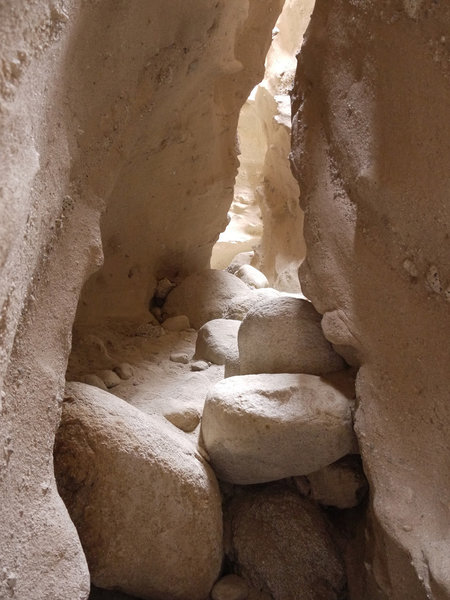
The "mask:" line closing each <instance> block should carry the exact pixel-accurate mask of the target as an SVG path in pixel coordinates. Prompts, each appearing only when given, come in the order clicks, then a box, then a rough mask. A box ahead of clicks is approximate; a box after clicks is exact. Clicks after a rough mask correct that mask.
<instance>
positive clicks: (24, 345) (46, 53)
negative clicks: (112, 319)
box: [0, 0, 282, 600]
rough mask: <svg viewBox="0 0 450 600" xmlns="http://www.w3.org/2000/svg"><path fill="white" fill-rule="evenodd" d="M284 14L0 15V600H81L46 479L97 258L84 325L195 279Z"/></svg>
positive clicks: (202, 4) (180, 5)
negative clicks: (175, 280)
mask: <svg viewBox="0 0 450 600" xmlns="http://www.w3.org/2000/svg"><path fill="white" fill-rule="evenodd" d="M281 4H282V2H281V0H273V1H270V2H267V3H264V4H262V3H260V2H257V1H256V0H252V1H250V0H249V1H248V2H247V1H246V2H241V1H240V0H239V1H237V0H235V1H231V2H230V1H227V2H225V1H217V2H210V1H209V0H201V1H197V0H195V1H188V2H187V1H184V2H171V3H169V4H167V3H166V2H140V3H132V4H131V3H126V2H114V3H110V2H105V1H103V0H100V1H97V0H95V1H89V2H87V1H84V0H55V1H54V2H51V3H49V2H46V1H44V0H42V1H40V0H37V1H36V2H33V3H29V2H26V1H25V0H7V1H6V2H1V3H0V33H1V35H0V57H1V60H2V68H1V70H0V131H1V140H0V150H1V156H2V163H1V168H0V176H1V181H0V448H1V449H2V458H1V461H0V487H1V502H0V531H1V532H2V539H1V543H0V547H1V553H0V554H1V561H0V562H1V569H2V579H1V581H0V597H2V598H3V597H5V598H8V597H10V596H12V594H14V597H17V598H52V599H53V598H54V599H55V600H59V599H63V598H64V599H70V600H79V599H80V600H81V599H83V600H84V598H86V597H87V594H88V591H89V575H88V572H87V567H86V562H85V559H84V556H83V553H82V550H81V546H80V544H79V541H78V538H77V535H76V532H75V529H74V527H73V524H72V523H71V521H70V519H69V517H68V515H67V512H66V511H65V509H64V506H63V504H62V501H61V499H60V498H59V496H58V494H57V491H56V486H55V482H54V475H53V463H52V448H53V443H54V435H55V430H56V428H57V426H58V422H59V418H60V402H61V399H62V390H63V386H64V374H65V371H66V365H67V358H68V354H69V351H70V341H71V340H70V332H71V330H72V325H73V321H74V316H75V311H76V308H77V304H78V300H79V297H80V290H81V289H82V287H83V285H84V283H85V281H86V279H87V278H88V277H89V276H90V275H91V274H92V273H93V271H94V270H96V269H98V268H99V267H100V265H101V261H102V249H101V242H103V246H104V253H105V266H104V268H103V269H102V270H101V272H100V273H99V275H98V276H96V277H95V278H94V279H93V280H91V281H90V283H89V284H88V286H87V287H86V290H85V292H84V294H83V298H82V303H81V305H80V321H89V320H93V321H95V320H96V319H98V318H99V317H100V316H101V317H102V318H103V317H104V316H108V315H118V316H123V314H125V313H126V314H127V316H128V317H130V318H132V319H135V318H137V317H138V316H139V315H141V314H144V313H145V314H146V316H147V312H146V311H147V309H148V299H149V298H150V297H151V296H152V294H153V287H154V280H153V278H154V277H156V275H157V274H156V271H157V270H158V269H159V268H161V269H163V270H172V271H174V272H178V271H179V272H180V273H182V272H183V273H184V272H189V271H190V270H194V269H199V268H202V267H204V266H207V263H208V258H209V250H210V247H211V246H212V244H213V243H214V240H215V239H216V237H217V236H218V234H219V231H220V230H221V229H222V228H223V227H224V226H225V215H226V211H227V203H228V202H229V200H230V196H229V195H230V194H231V185H232V181H233V177H234V171H235V168H236V158H235V150H234V139H235V129H236V127H235V125H236V121H237V114H238V111H239V107H240V105H241V104H242V103H243V102H244V101H245V98H246V97H247V95H248V93H249V91H250V89H251V88H252V87H253V85H254V84H255V83H256V82H257V81H258V79H259V78H260V77H261V75H262V71H263V63H264V56H265V53H266V51H267V47H268V44H269V43H270V32H271V29H272V26H273V23H274V22H275V20H276V17H277V14H278V12H279V9H280V7H281ZM205 140H206V141H207V142H208V143H209V145H208V144H207V143H206V142H205ZM156 180H158V184H156V183H155V182H156ZM227 187H230V189H229V190H227V189H226V188H227ZM224 190H225V191H224ZM105 208H106V212H105V213H104V218H103V222H102V238H103V239H102V240H100V233H99V221H100V213H101V212H102V211H104V209H105ZM207 221H208V223H209V226H208V227H206V226H205V223H206V222H207ZM3 575H4V576H3Z"/></svg>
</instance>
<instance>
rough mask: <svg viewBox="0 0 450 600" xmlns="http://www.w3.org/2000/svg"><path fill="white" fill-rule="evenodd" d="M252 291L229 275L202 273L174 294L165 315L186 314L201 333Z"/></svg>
mask: <svg viewBox="0 0 450 600" xmlns="http://www.w3.org/2000/svg"><path fill="white" fill-rule="evenodd" d="M248 291H249V287H248V286H247V285H245V283H243V282H242V281H241V280H240V279H238V278H237V277H235V276H234V275H231V273H228V272H227V271H215V270H213V269H211V270H207V271H201V272H200V273H195V274H194V275H190V276H189V277H187V278H186V279H185V280H184V281H183V282H182V283H181V284H180V285H179V286H177V287H176V288H175V289H174V290H172V291H171V292H170V294H169V295H168V297H167V301H166V303H165V304H164V312H165V313H166V314H167V315H168V316H172V315H176V314H180V313H184V314H186V315H187V317H188V318H189V321H190V322H191V323H192V325H193V327H195V328H196V329H199V328H200V327H201V326H202V325H204V324H205V323H207V322H208V321H212V320H213V319H221V318H222V317H224V316H225V314H226V313H227V309H228V306H229V304H230V302H231V301H232V300H233V298H234V297H236V296H239V295H243V294H246V293H248Z"/></svg>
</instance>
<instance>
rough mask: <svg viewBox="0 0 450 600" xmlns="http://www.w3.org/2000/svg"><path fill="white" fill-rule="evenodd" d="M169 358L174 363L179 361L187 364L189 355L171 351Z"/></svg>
mask: <svg viewBox="0 0 450 600" xmlns="http://www.w3.org/2000/svg"><path fill="white" fill-rule="evenodd" d="M170 360H171V361H172V362H174V363H181V364H183V365H187V364H188V363H189V356H188V355H187V354H186V352H172V354H171V355H170Z"/></svg>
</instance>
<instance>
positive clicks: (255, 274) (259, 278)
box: [234, 265, 269, 289]
mask: <svg viewBox="0 0 450 600" xmlns="http://www.w3.org/2000/svg"><path fill="white" fill-rule="evenodd" d="M234 274H235V275H236V277H239V279H240V280H241V281H243V282H244V283H246V284H247V285H248V286H249V287H251V288H254V289H261V288H267V287H269V282H268V281H267V277H266V276H265V275H264V273H261V271H258V269H255V267H252V266H251V265H242V267H240V268H239V269H238V270H237V271H236V273H234Z"/></svg>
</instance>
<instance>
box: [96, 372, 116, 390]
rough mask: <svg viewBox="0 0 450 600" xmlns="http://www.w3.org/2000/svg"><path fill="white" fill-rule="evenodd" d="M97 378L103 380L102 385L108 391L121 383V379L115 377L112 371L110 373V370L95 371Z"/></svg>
mask: <svg viewBox="0 0 450 600" xmlns="http://www.w3.org/2000/svg"><path fill="white" fill-rule="evenodd" d="M97 376H98V377H100V379H102V380H103V383H104V384H105V385H106V387H107V388H108V389H109V388H113V387H115V386H116V385H119V383H120V382H121V379H120V377H119V376H118V375H117V373H114V371H112V370H111V369H103V371H97Z"/></svg>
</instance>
